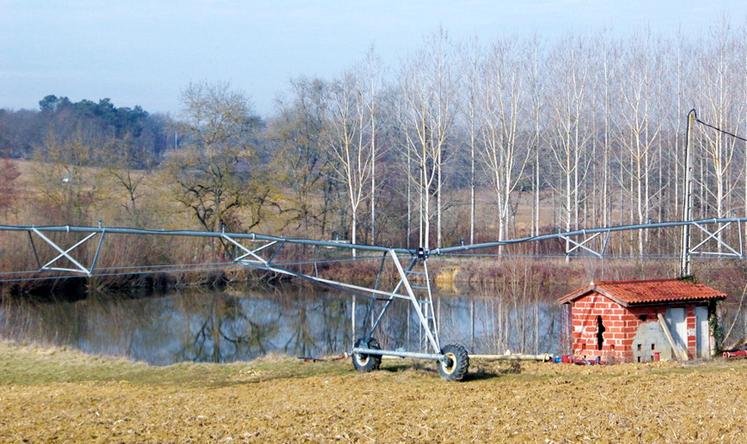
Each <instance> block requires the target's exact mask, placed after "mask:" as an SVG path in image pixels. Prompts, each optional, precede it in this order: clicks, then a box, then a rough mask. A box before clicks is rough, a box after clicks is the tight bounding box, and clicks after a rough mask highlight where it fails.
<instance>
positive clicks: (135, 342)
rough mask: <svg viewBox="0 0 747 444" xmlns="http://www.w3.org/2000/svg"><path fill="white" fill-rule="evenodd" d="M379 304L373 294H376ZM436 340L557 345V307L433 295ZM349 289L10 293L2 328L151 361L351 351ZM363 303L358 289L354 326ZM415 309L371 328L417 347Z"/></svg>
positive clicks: (515, 346)
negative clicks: (32, 297)
mask: <svg viewBox="0 0 747 444" xmlns="http://www.w3.org/2000/svg"><path fill="white" fill-rule="evenodd" d="M378 304H379V306H380V303H378ZM435 304H436V311H437V312H438V317H439V320H440V333H441V339H442V342H443V343H451V342H458V343H463V344H465V345H466V346H467V347H468V348H469V349H470V350H471V351H472V352H473V353H502V352H504V351H506V350H509V349H510V350H511V351H522V352H532V353H534V352H545V351H549V352H553V351H556V350H557V346H558V337H559V332H560V327H561V325H560V319H561V316H560V315H561V309H560V307H558V306H557V305H555V304H554V302H553V301H548V300H546V299H544V298H541V297H534V296H531V295H530V296H526V295H525V294H524V293H523V291H521V292H517V293H514V294H512V293H510V292H503V293H501V294H495V292H494V291H492V290H491V291H483V292H479V291H478V292H473V293H469V294H465V295H453V294H448V295H438V294H436V295H435ZM350 310H351V298H350V296H349V295H346V294H341V293H337V292H333V291H324V290H319V289H317V288H314V287H310V286H280V287H277V288H274V289H272V288H270V289H265V288H260V289H233V290H226V291H217V290H208V289H203V290H193V289H191V290H184V291H180V292H173V293H169V294H167V295H163V296H160V297H154V296H149V297H142V298H132V297H118V296H116V295H112V294H102V295H96V296H92V297H89V298H88V299H86V300H81V301H78V302H73V303H70V302H55V303H34V302H29V301H24V300H7V301H6V302H4V304H3V309H2V314H1V315H0V336H2V337H6V338H14V339H21V340H26V341H28V340H33V341H38V342H43V343H48V344H54V345H64V346H74V347H77V348H80V349H82V350H85V351H88V352H93V353H106V354H115V355H125V356H128V357H131V358H134V359H139V360H146V361H148V362H152V363H156V364H167V363H171V362H178V361H209V362H227V361H234V360H248V359H252V358H255V357H257V356H260V355H263V354H266V353H269V352H275V351H277V352H282V353H286V354H290V355H297V356H319V355H326V354H338V353H342V352H344V351H349V349H350V347H351V345H352V341H353V335H352V334H351V328H350V319H351V311H350ZM365 312H366V302H365V299H364V298H358V304H357V316H356V318H357V320H358V328H359V331H358V334H360V331H361V329H362V326H363V323H370V322H371V320H370V319H363V318H364V314H365ZM419 333H420V328H419V323H418V319H417V317H416V315H415V312H414V310H412V309H411V307H410V306H409V303H407V302H401V301H398V302H396V303H394V304H393V305H392V309H391V310H390V311H389V312H388V313H387V315H386V316H385V317H384V319H383V322H382V325H381V328H380V330H379V331H377V332H376V336H377V338H379V341H380V342H381V344H382V346H384V347H388V348H399V347H405V348H409V349H417V348H419V347H420V345H421V344H420V339H419V338H420V334H419Z"/></svg>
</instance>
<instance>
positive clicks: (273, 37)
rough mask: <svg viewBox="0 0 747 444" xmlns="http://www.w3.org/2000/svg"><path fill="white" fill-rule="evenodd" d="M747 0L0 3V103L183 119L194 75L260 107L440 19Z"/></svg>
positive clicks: (496, 19)
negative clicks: (105, 105)
mask: <svg viewBox="0 0 747 444" xmlns="http://www.w3.org/2000/svg"><path fill="white" fill-rule="evenodd" d="M725 16H726V17H729V20H731V22H732V24H741V23H743V21H744V20H745V17H747V1H744V0H741V1H739V0H709V1H704V0H699V1H691V0H644V1H639V0H635V1H634V0H614V1H613V0H596V1H595V0H554V1H551V0H515V1H489V0H471V1H456V0H452V1H425V0H413V1H405V0H400V1H394V0H379V1H341V0H338V1H333V0H320V1H316V2H311V1H290V0H268V1H265V2H259V1H229V0H214V1H207V0H206V1H198V0H184V1H179V2H176V1H174V2H166V1H162V2H157V1H136V0H127V1H116V0H109V1H82V0H81V1H73V0H70V1H53V0H48V1H37V0H19V1H11V0H0V107H6V108H15V109H18V108H36V107H37V102H38V101H39V99H40V98H42V97H43V96H45V95H47V94H56V95H63V96H68V97H70V98H71V99H73V100H79V99H82V98H90V99H94V100H96V99H99V98H103V97H109V98H111V99H112V101H113V102H114V104H115V105H118V106H133V105H135V104H140V105H142V106H143V107H144V108H145V109H146V110H149V111H162V112H170V113H172V114H177V113H178V111H179V91H180V90H181V89H182V88H184V86H185V85H186V84H188V83H189V82H190V81H200V80H208V81H217V80H221V81H230V82H231V84H232V85H233V86H234V87H236V88H237V89H241V90H243V91H244V92H246V93H247V94H248V95H249V96H250V97H251V98H252V100H253V101H254V104H255V108H256V110H257V111H258V112H260V113H262V114H268V113H270V112H272V110H273V107H274V100H275V98H276V97H277V95H278V93H280V92H281V91H282V90H283V89H284V88H285V87H286V85H287V83H288V80H289V79H291V78H293V77H296V76H299V75H302V74H303V75H310V76H312V75H316V76H322V77H324V78H330V77H332V76H334V75H336V74H337V73H339V72H341V71H342V70H343V69H345V68H347V67H348V66H350V65H351V64H352V63H353V62H354V61H355V60H356V59H358V58H360V57H361V56H362V55H363V54H364V53H365V52H366V50H367V49H368V48H369V47H370V46H371V45H373V46H374V47H375V49H376V51H377V52H378V53H379V55H380V56H381V57H382V58H383V59H384V61H385V62H387V63H396V62H397V60H399V59H400V58H401V57H403V56H404V55H405V54H407V52H408V51H410V50H412V49H413V48H414V47H416V46H418V45H419V43H420V42H421V41H422V38H423V35H424V34H426V33H429V32H432V31H434V30H436V29H437V28H438V26H439V25H442V26H443V27H444V28H446V29H447V31H448V32H449V33H450V35H452V36H453V37H454V38H456V39H462V38H466V37H470V36H478V37H479V38H480V39H481V40H488V39H490V38H492V37H494V36H496V35H503V36H529V35H533V34H537V35H539V36H542V37H546V38H548V39H552V38H554V37H557V36H558V35H562V34H563V33H565V32H567V31H582V32H587V31H589V30H601V29H603V28H605V27H607V28H612V29H613V30H614V31H616V32H630V31H631V30H634V29H641V28H643V27H646V26H648V27H650V28H651V29H653V30H655V31H660V32H662V33H665V34H672V33H674V32H676V31H677V29H679V28H683V29H688V30H693V32H695V33H697V32H702V31H703V30H705V29H707V27H708V26H709V25H711V24H715V23H719V21H720V20H722V19H723V18H724V17H725Z"/></svg>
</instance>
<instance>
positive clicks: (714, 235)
mask: <svg viewBox="0 0 747 444" xmlns="http://www.w3.org/2000/svg"><path fill="white" fill-rule="evenodd" d="M736 223H737V233H738V235H739V240H738V242H739V245H738V246H737V249H735V248H734V247H733V246H732V245H729V243H728V242H726V241H724V240H723V239H722V238H721V236H719V234H720V233H721V232H722V231H724V230H725V229H726V228H728V227H729V226H730V225H731V224H732V222H726V223H723V224H720V226H719V227H718V228H717V229H715V230H713V231H711V230H709V229H708V228H706V227H705V226H703V224H701V223H698V222H695V223H693V225H695V226H696V227H698V228H699V229H700V231H702V232H703V233H704V234H705V235H706V237H705V239H703V240H702V241H700V243H698V244H697V245H695V246H694V247H692V248H690V249H689V250H688V253H689V254H701V255H715V256H727V257H737V258H740V259H743V258H744V251H743V247H742V244H743V242H742V223H741V222H740V221H737V222H736ZM711 239H713V240H715V241H716V245H718V246H719V247H721V248H723V249H726V250H727V251H703V250H702V249H701V247H703V246H704V245H705V244H706V243H708V241H710V240H711Z"/></svg>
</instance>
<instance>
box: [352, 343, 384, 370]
mask: <svg viewBox="0 0 747 444" xmlns="http://www.w3.org/2000/svg"><path fill="white" fill-rule="evenodd" d="M364 346H365V347H366V348H370V349H372V350H381V347H380V346H379V341H377V340H376V339H374V338H370V339H369V340H368V343H366V340H365V339H364V338H360V339H358V340H357V341H355V347H364ZM379 366H381V355H366V354H361V353H353V367H355V369H356V370H358V371H359V372H361V373H368V372H372V371H374V370H378V369H379Z"/></svg>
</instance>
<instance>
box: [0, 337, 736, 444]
mask: <svg viewBox="0 0 747 444" xmlns="http://www.w3.org/2000/svg"><path fill="white" fill-rule="evenodd" d="M514 370H515V369H514ZM745 382H747V361H741V362H729V363H724V362H721V361H718V362H713V363H709V364H701V365H687V366H682V365H677V364H664V363H659V364H655V365H643V364H639V365H632V364H631V365H617V366H608V367H578V366H571V365H560V364H539V363H537V364H535V363H532V364H523V365H522V369H521V371H520V372H518V373H516V372H515V371H513V370H512V369H511V367H510V366H508V365H506V364H495V363H479V362H476V363H474V365H473V370H472V372H471V373H470V378H469V380H468V381H466V382H463V383H448V382H444V381H442V380H440V379H439V378H438V376H437V374H436V373H435V371H433V369H432V366H430V365H422V366H420V365H414V364H412V363H409V362H406V361H398V360H397V361H385V365H384V369H383V370H381V371H378V372H375V373H370V374H357V373H354V372H353V371H352V370H351V369H350V364H349V362H347V361H340V362H321V363H303V362H300V361H298V360H296V359H292V358H278V357H273V358H270V359H265V360H260V361H257V362H254V363H251V364H230V365H204V364H200V365H196V364H182V365H177V366H170V367H160V368H157V367H149V366H146V365H144V364H137V363H131V362H128V361H123V360H116V359H108V358H94V357H89V356H86V355H83V354H81V353H78V352H73V351H67V350H59V349H51V350H50V349H41V348H35V347H20V346H17V345H11V344H7V343H0V411H1V412H2V414H1V415H0V441H3V442H7V441H13V442H18V441H29V442H45V441H58V442H83V441H85V442H90V441H93V442H98V441H107V442H109V441H115V442H206V441H211V442H212V441H219V442H243V441H261V442H266V441H271V442H278V441H282V442H287V441H314V442H316V441H325V442H326V441H338V440H339V441H362V442H368V441H377V442H403V441H419V442H424V441H428V442H433V441H450V442H463V441H481V442H499V441H507V440H511V441H534V442H566V441H573V442H577V441H596V440H602V441H617V442H619V441H625V442H629V441H643V442H667V441H668V442H688V441H725V442H744V441H745V439H747V428H746V427H745V424H746V423H747V409H745V404H746V403H747V390H745Z"/></svg>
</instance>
